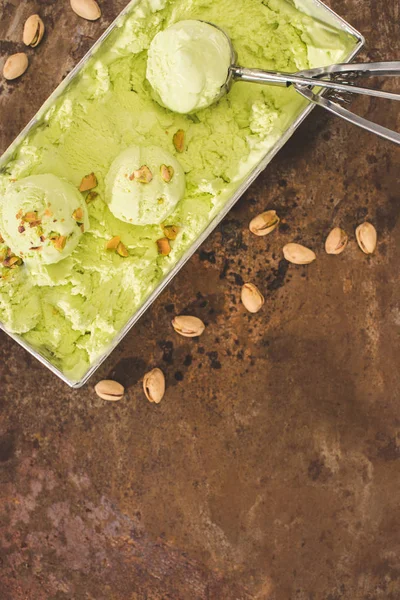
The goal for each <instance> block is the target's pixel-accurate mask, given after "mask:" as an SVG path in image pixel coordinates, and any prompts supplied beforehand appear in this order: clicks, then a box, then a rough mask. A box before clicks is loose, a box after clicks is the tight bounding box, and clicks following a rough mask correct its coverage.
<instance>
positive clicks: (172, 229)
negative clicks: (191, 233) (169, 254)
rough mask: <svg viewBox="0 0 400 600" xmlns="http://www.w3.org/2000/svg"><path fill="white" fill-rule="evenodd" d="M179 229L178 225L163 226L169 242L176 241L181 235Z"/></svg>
mask: <svg viewBox="0 0 400 600" xmlns="http://www.w3.org/2000/svg"><path fill="white" fill-rule="evenodd" d="M179 229H180V228H179V227H178V226H177V225H164V226H162V230H163V232H164V235H165V237H166V238H167V239H168V240H176V236H177V235H178V233H179Z"/></svg>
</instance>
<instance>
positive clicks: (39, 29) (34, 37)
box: [22, 15, 44, 48]
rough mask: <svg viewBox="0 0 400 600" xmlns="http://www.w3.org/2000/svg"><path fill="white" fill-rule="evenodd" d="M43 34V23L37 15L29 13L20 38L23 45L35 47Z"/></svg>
mask: <svg viewBox="0 0 400 600" xmlns="http://www.w3.org/2000/svg"><path fill="white" fill-rule="evenodd" d="M43 35H44V23H43V21H42V19H41V18H40V17H39V15H31V16H30V17H28V19H27V20H26V21H25V25H24V32H23V35H22V40H23V42H24V44H25V46H32V48H36V46H38V45H39V44H40V42H41V41H42V38H43Z"/></svg>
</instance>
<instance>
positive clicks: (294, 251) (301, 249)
mask: <svg viewBox="0 0 400 600" xmlns="http://www.w3.org/2000/svg"><path fill="white" fill-rule="evenodd" d="M283 256H284V257H285V258H286V260H287V261H289V262H291V263H293V264H295V265H308V264H310V263H312V262H313V260H315V259H316V258H317V257H316V256H315V253H314V252H313V251H312V250H310V249H309V248H306V247H305V246H302V245H301V244H294V243H292V242H291V243H290V244H286V246H284V247H283Z"/></svg>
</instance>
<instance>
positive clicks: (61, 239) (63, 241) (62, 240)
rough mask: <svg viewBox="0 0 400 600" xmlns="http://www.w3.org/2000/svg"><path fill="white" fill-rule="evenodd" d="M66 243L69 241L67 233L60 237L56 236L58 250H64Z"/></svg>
mask: <svg viewBox="0 0 400 600" xmlns="http://www.w3.org/2000/svg"><path fill="white" fill-rule="evenodd" d="M66 243H67V238H66V236H65V235H59V236H58V238H56V239H55V240H54V241H53V244H54V248H56V250H58V251H59V252H61V251H62V250H64V248H65V244H66Z"/></svg>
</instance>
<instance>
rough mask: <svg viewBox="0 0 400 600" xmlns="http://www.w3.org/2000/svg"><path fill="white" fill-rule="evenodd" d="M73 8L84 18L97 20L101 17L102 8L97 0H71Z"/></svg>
mask: <svg viewBox="0 0 400 600" xmlns="http://www.w3.org/2000/svg"><path fill="white" fill-rule="evenodd" d="M71 8H72V10H73V11H74V13H76V14H77V15H78V17H82V19H86V20H87V21H97V19H100V17H101V10H100V7H99V5H98V4H97V2H96V0H71Z"/></svg>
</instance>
